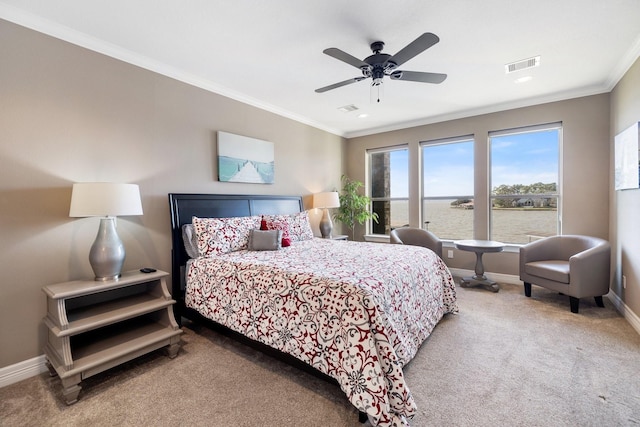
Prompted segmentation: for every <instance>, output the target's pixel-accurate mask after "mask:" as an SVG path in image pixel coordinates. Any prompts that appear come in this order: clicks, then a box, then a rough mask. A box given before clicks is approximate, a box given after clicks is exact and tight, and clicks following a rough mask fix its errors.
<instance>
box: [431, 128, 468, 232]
mask: <svg viewBox="0 0 640 427" xmlns="http://www.w3.org/2000/svg"><path fill="white" fill-rule="evenodd" d="M468 142H471V143H472V150H473V157H472V162H471V163H472V168H473V173H472V176H473V178H472V182H471V188H472V191H473V193H475V169H476V158H475V157H476V156H475V150H476V142H477V141H476V139H475V135H474V134H469V135H460V136H454V137H448V138H438V139H433V140H426V141H420V143H419V156H420V159H419V161H420V174H419V181H420V204H419V209H420V228H422V229H426V230H428V229H429V227H428V225H427V224H426V221H425V219H426V212H425V209H424V205H425V202H426V201H428V200H450V199H460V198H469V199H471V200H475V194H473V193H472V194H465V195H448V196H426V195H425V190H426V186H425V183H424V168H425V165H424V156H425V151H424V150H425V148H428V147H434V146H440V145H448V144H460V143H468ZM474 235H475V220H474V219H473V218H472V220H471V236H468V237H467V238H469V239H473V238H474ZM441 239H442V240H444V241H454V240H460V239H455V238H450V237H448V236H442V237H441Z"/></svg>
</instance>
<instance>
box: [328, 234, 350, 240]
mask: <svg viewBox="0 0 640 427" xmlns="http://www.w3.org/2000/svg"><path fill="white" fill-rule="evenodd" d="M331 240H349V236H347V235H346V234H338V235H336V236H331Z"/></svg>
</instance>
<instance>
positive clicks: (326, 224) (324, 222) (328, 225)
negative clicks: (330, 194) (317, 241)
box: [320, 208, 333, 239]
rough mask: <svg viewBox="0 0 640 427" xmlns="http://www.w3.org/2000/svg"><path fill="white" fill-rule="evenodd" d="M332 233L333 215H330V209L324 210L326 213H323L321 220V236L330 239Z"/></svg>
mask: <svg viewBox="0 0 640 427" xmlns="http://www.w3.org/2000/svg"><path fill="white" fill-rule="evenodd" d="M332 231H333V222H332V221H331V215H329V209H327V208H324V212H322V219H321V220H320V234H321V235H322V238H323V239H330V238H331V232H332Z"/></svg>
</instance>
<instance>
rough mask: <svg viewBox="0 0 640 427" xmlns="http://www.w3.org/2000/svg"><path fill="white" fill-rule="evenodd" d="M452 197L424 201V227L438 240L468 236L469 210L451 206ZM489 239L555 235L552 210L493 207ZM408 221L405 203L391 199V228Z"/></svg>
mask: <svg viewBox="0 0 640 427" xmlns="http://www.w3.org/2000/svg"><path fill="white" fill-rule="evenodd" d="M452 201H453V200H437V201H428V202H426V203H425V204H426V206H425V207H424V209H423V216H424V221H429V224H428V229H429V231H432V232H433V233H435V234H436V235H437V236H439V237H440V238H442V239H447V240H449V239H451V240H459V239H472V238H473V209H465V208H456V207H451V202H452ZM491 214H492V217H493V218H492V222H493V227H492V230H493V233H492V234H493V235H492V239H493V240H498V241H501V242H508V243H527V242H530V241H532V240H536V239H538V238H540V237H545V236H552V235H555V234H557V231H556V224H557V215H558V213H557V211H556V210H555V209H536V208H517V209H493V211H492V212H491ZM408 223H409V213H408V203H407V202H406V201H393V202H391V227H392V228H396V227H402V226H403V225H407V224H408Z"/></svg>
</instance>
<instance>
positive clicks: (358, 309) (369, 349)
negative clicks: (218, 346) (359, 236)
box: [185, 238, 458, 426]
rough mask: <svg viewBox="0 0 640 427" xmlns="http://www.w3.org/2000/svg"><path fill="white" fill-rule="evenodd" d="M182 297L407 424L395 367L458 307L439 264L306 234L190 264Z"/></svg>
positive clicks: (386, 420) (385, 422)
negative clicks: (281, 244) (276, 246)
mask: <svg viewBox="0 0 640 427" xmlns="http://www.w3.org/2000/svg"><path fill="white" fill-rule="evenodd" d="M185 302H186V305H187V306H188V307H191V308H194V309H196V310H197V311H198V312H200V313H201V314H202V315H204V316H205V317H207V318H209V319H212V320H214V321H216V322H218V323H220V324H223V325H225V326H227V327H229V328H231V329H233V330H235V331H237V332H240V333H241V334H243V335H245V336H247V337H249V338H251V339H253V340H256V341H260V342H262V343H264V344H267V345H269V346H271V347H274V348H276V349H278V350H281V351H283V352H286V353H289V354H291V355H293V356H295V357H296V358H298V359H300V360H302V361H304V362H306V363H308V364H309V365H311V366H313V367H315V368H316V369H318V370H319V371H321V372H323V373H325V374H327V375H329V376H331V377H333V378H335V379H336V380H337V381H338V383H339V384H340V387H341V388H342V390H343V391H344V393H345V394H346V395H347V397H348V399H349V401H350V402H351V403H352V404H353V405H354V406H355V407H356V408H358V410H360V411H362V412H366V413H367V415H368V417H369V419H370V421H371V422H372V423H373V424H374V425H379V426H394V425H408V420H410V419H411V418H412V417H413V416H414V414H415V412H416V406H415V403H414V400H413V398H412V396H411V393H410V391H409V388H408V387H407V385H406V383H405V380H404V377H403V373H402V367H403V366H404V365H405V364H406V363H407V362H409V361H410V360H411V359H412V358H413V357H414V355H415V354H416V352H417V351H418V348H419V347H420V344H421V343H422V342H423V341H424V340H425V339H426V338H427V337H428V336H429V334H430V333H431V331H432V330H433V328H434V327H435V325H436V324H437V323H438V321H439V320H440V319H441V318H442V317H443V316H444V314H446V313H455V312H457V311H458V307H457V303H456V291H455V284H454V281H453V279H452V277H451V274H450V272H449V270H448V269H447V267H446V265H445V264H444V262H443V261H442V260H441V259H440V258H439V257H438V256H437V255H436V254H435V253H434V252H432V251H430V250H428V249H426V248H422V247H416V246H408V245H390V244H380V243H364V242H344V241H335V240H325V239H318V238H316V239H313V240H306V241H302V242H294V243H292V245H291V246H290V247H287V248H283V249H281V250H278V251H260V252H250V251H246V250H241V251H237V252H231V253H227V254H223V255H218V256H215V257H211V258H198V259H195V260H193V261H192V262H191V264H190V267H189V269H188V273H187V291H186V297H185Z"/></svg>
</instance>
